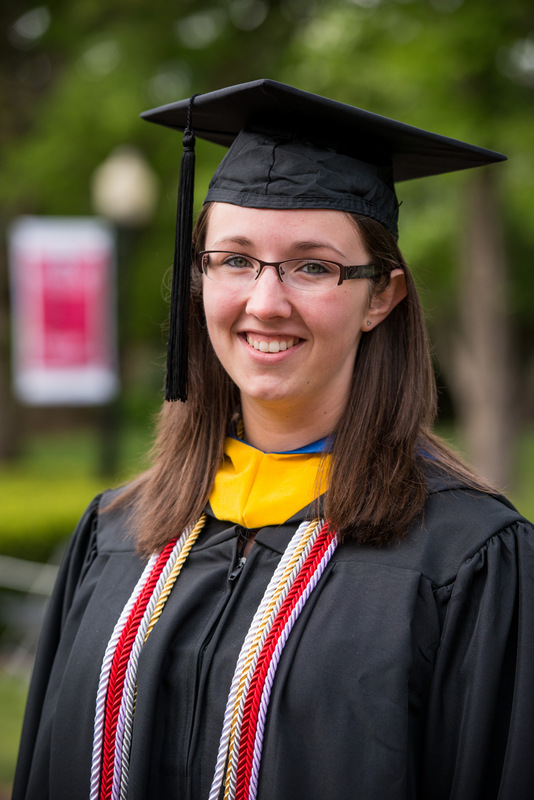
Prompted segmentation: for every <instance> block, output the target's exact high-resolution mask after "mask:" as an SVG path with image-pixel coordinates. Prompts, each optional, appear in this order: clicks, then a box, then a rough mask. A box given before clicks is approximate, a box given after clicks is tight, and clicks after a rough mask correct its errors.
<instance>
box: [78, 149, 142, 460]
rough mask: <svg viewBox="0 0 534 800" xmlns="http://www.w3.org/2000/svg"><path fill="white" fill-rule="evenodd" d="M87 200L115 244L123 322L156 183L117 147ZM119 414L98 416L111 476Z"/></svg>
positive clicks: (138, 156)
mask: <svg viewBox="0 0 534 800" xmlns="http://www.w3.org/2000/svg"><path fill="white" fill-rule="evenodd" d="M91 197H92V203H93V208H94V210H95V212H96V213H97V214H98V215H99V216H101V217H103V218H104V219H106V220H107V221H108V222H110V223H111V224H112V225H113V226H114V229H115V232H116V241H117V314H118V318H119V320H124V319H125V317H126V315H127V314H128V313H129V304H128V301H127V298H128V275H127V272H126V267H127V264H128V261H129V259H130V256H131V254H132V252H133V248H134V245H135V239H136V234H137V233H138V231H139V230H140V229H142V228H143V227H145V226H146V225H147V224H148V223H149V222H150V220H151V219H152V216H153V214H154V211H155V208H156V203H157V199H158V180H157V177H156V175H155V173H154V172H153V170H152V169H151V167H150V165H149V164H148V163H147V161H146V159H145V158H144V156H143V154H142V153H141V151H140V150H139V149H138V148H136V147H134V146H132V145H121V146H119V147H117V148H115V149H114V150H113V151H112V152H111V153H110V155H109V156H108V157H107V158H106V160H105V161H103V163H102V164H100V165H99V166H98V167H97V168H96V169H95V171H94V173H93V177H92V181H91ZM120 330H121V325H120V324H119V325H118V331H119V333H118V350H119V359H118V360H119V366H120V365H121V362H122V359H121V354H122V349H123V348H122V337H121V334H120ZM118 431H119V413H118V408H117V404H116V403H115V404H112V405H108V406H105V407H104V413H103V415H102V434H103V438H102V454H101V459H102V461H101V470H102V472H103V473H104V474H107V475H110V474H111V475H112V474H113V473H114V472H115V469H116V466H117V451H118Z"/></svg>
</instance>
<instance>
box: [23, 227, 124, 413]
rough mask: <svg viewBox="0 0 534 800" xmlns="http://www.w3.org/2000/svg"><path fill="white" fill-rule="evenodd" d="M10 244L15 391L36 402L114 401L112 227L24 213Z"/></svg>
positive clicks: (115, 361) (78, 403)
mask: <svg viewBox="0 0 534 800" xmlns="http://www.w3.org/2000/svg"><path fill="white" fill-rule="evenodd" d="M9 244H10V248H9V250H10V272H11V284H12V297H13V303H12V319H13V355H14V359H13V361H14V387H15V392H16V394H17V395H18V397H19V398H20V399H21V400H22V401H23V402H26V403H29V404H32V405H47V404H54V405H86V404H87V405H91V404H99V403H107V402H109V401H110V400H111V399H113V397H114V396H115V395H116V393H117V391H118V376H117V358H116V354H117V347H116V333H115V330H116V324H115V242H114V237H113V234H112V231H111V229H110V227H109V226H108V225H107V224H106V223H104V222H103V221H101V220H97V219H93V218H77V217H72V218H69V217H65V218H53V217H52V218H47V217H23V218H21V219H19V220H18V221H17V222H16V223H15V224H14V225H13V226H12V228H11V231H10V242H9Z"/></svg>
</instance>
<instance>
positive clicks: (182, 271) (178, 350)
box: [165, 95, 195, 403]
mask: <svg viewBox="0 0 534 800" xmlns="http://www.w3.org/2000/svg"><path fill="white" fill-rule="evenodd" d="M194 99H195V95H193V97H192V98H191V99H190V101H189V109H188V114H187V127H186V129H185V131H184V139H183V153H182V160H181V163H180V181H179V186H178V208H177V212H176V234H175V239H174V261H173V272H172V289H171V308H170V313H169V340H168V343H167V377H166V382H165V400H181V401H182V402H183V403H184V402H185V401H186V400H187V377H188V348H189V291H190V283H191V256H192V253H191V246H192V233H193V203H194V188H195V136H194V133H193V129H192V124H191V117H192V110H193V101H194Z"/></svg>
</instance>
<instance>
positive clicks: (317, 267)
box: [301, 261, 328, 275]
mask: <svg viewBox="0 0 534 800" xmlns="http://www.w3.org/2000/svg"><path fill="white" fill-rule="evenodd" d="M301 270H302V271H303V272H306V273H307V274H308V275H324V274H325V272H328V270H327V269H326V268H325V265H324V264H322V263H321V262H320V261H307V262H306V264H303V265H302V267H301Z"/></svg>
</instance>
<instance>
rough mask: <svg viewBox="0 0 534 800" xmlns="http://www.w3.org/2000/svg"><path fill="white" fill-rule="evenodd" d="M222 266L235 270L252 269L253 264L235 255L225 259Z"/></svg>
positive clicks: (243, 257)
mask: <svg viewBox="0 0 534 800" xmlns="http://www.w3.org/2000/svg"><path fill="white" fill-rule="evenodd" d="M224 264H226V265H227V266H229V267H235V269H250V268H251V267H253V264H252V263H251V262H250V260H249V259H248V258H247V257H246V256H241V255H239V254H237V253H236V254H233V255H229V256H228V257H227V258H225V260H224Z"/></svg>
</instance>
